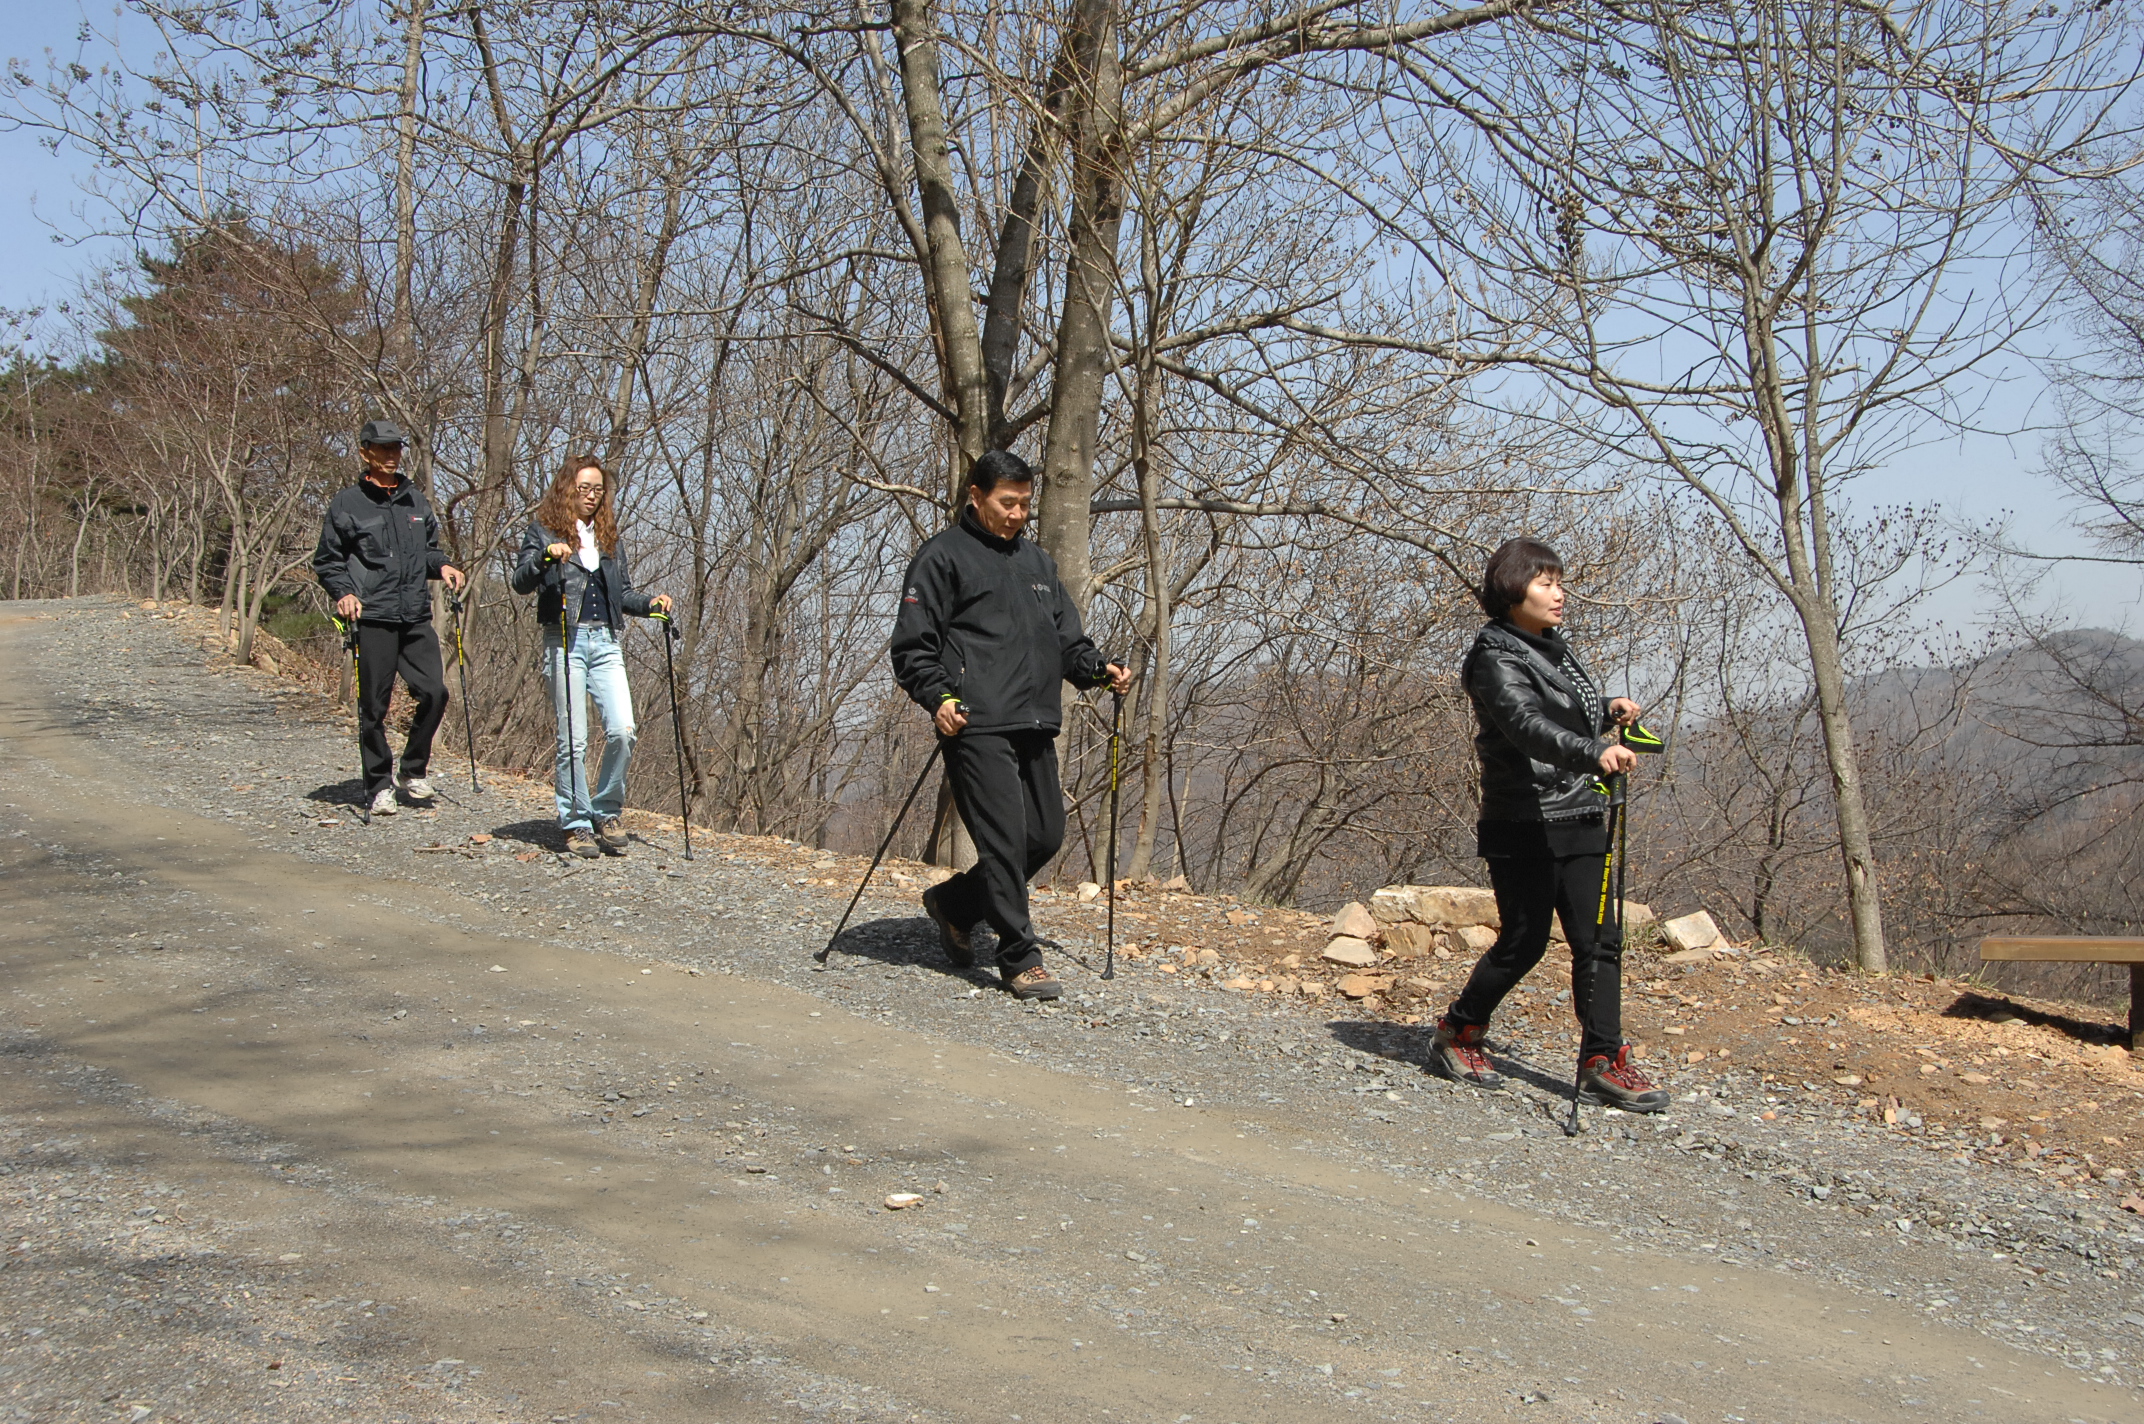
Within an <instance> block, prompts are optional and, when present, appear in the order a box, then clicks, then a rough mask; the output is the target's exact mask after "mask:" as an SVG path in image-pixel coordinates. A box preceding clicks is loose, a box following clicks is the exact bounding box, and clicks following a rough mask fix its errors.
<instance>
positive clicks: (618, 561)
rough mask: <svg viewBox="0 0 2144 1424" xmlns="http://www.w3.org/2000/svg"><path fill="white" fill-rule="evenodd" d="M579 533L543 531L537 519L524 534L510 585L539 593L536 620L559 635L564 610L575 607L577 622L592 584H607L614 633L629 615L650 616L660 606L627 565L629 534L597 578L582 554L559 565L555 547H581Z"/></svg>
mask: <svg viewBox="0 0 2144 1424" xmlns="http://www.w3.org/2000/svg"><path fill="white" fill-rule="evenodd" d="M580 542H581V537H580V533H579V531H577V530H576V531H574V532H572V533H567V534H554V533H552V532H551V531H550V530H548V529H546V528H544V527H543V524H542V523H541V521H538V520H534V519H531V520H530V521H529V527H528V528H526V529H524V530H522V531H521V552H520V553H519V554H518V555H517V556H516V557H515V559H514V571H513V573H512V575H510V576H509V577H508V579H507V583H508V584H509V585H510V586H511V587H512V588H513V590H514V592H516V593H537V590H539V589H541V590H542V592H541V593H540V594H538V595H537V599H536V621H537V622H538V623H539V624H540V625H542V627H543V629H544V630H545V631H546V632H554V633H555V632H557V631H558V612H559V609H561V608H571V609H572V610H573V612H574V616H575V618H576V619H578V618H579V616H580V612H581V596H582V595H583V594H584V593H586V592H587V590H588V580H589V579H590V578H598V579H601V580H602V581H603V594H604V602H605V606H606V607H607V608H608V609H609V611H610V630H611V632H613V633H615V632H617V631H618V630H619V629H620V628H622V627H623V626H625V618H626V615H627V614H631V615H632V616H633V617H635V618H645V617H647V616H648V611H649V610H650V609H651V608H652V607H653V606H654V602H653V595H651V594H645V593H642V592H641V591H640V590H639V589H637V588H634V587H633V575H632V572H631V570H629V569H628V568H627V567H626V563H625V536H624V535H622V534H621V535H619V536H618V543H617V546H616V547H615V548H613V549H612V550H611V551H610V552H609V553H607V554H604V555H602V557H601V558H600V559H599V560H598V561H597V565H596V569H595V572H594V573H593V574H591V573H590V572H589V571H588V570H587V569H585V568H583V567H581V561H580V558H579V556H578V555H572V554H569V555H567V556H566V557H565V558H563V559H559V560H557V561H555V562H553V561H552V560H551V559H550V558H549V557H548V555H547V554H546V552H545V551H546V550H548V549H549V548H550V547H551V546H552V545H553V544H567V545H571V546H573V547H575V548H578V547H580Z"/></svg>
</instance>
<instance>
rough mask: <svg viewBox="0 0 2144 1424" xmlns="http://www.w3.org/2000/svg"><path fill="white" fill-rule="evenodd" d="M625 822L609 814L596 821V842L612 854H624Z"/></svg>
mask: <svg viewBox="0 0 2144 1424" xmlns="http://www.w3.org/2000/svg"><path fill="white" fill-rule="evenodd" d="M625 842H626V835H625V822H623V821H621V820H619V819H618V818H617V817H616V816H610V817H607V818H605V819H604V820H601V821H598V822H596V844H597V845H599V846H601V847H603V849H605V850H607V851H609V852H610V853H611V854H612V855H624V854H625Z"/></svg>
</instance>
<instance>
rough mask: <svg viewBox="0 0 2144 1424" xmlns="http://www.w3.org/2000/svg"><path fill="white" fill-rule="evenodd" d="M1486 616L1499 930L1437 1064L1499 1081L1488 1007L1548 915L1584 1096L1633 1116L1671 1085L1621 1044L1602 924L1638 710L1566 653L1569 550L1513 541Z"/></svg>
mask: <svg viewBox="0 0 2144 1424" xmlns="http://www.w3.org/2000/svg"><path fill="white" fill-rule="evenodd" d="M1480 598H1481V605H1482V611H1483V612H1485V613H1487V614H1488V615H1489V620H1490V621H1489V623H1488V625H1487V626H1486V627H1484V628H1483V629H1482V630H1481V632H1480V633H1479V634H1478V635H1477V636H1476V637H1475V639H1474V646H1473V647H1472V648H1471V649H1469V650H1468V652H1467V655H1466V660H1465V661H1464V662H1462V663H1461V664H1460V677H1461V680H1462V681H1463V682H1464V683H1465V684H1466V689H1467V696H1468V697H1469V698H1470V699H1471V700H1472V701H1473V703H1474V719H1475V724H1476V727H1477V729H1478V730H1477V732H1476V735H1475V738H1474V750H1475V752H1476V754H1477V755H1478V756H1479V757H1480V759H1481V822H1480V825H1479V826H1478V827H1477V828H1476V835H1477V838H1478V839H1477V842H1476V851H1477V853H1478V854H1480V855H1481V856H1482V857H1483V858H1484V859H1486V860H1487V861H1488V862H1489V883H1490V885H1491V886H1492V887H1494V889H1495V891H1496V909H1497V915H1498V917H1499V919H1500V921H1501V928H1500V929H1499V931H1498V933H1497V937H1496V943H1495V944H1493V945H1491V946H1490V947H1489V951H1488V953H1486V954H1484V955H1483V956H1482V957H1481V960H1480V962H1479V963H1477V964H1476V965H1475V966H1474V972H1473V973H1472V974H1471V975H1469V976H1468V977H1467V983H1466V988H1465V989H1463V990H1461V991H1460V994H1459V997H1458V999H1456V1000H1455V1001H1453V1004H1452V1006H1451V1008H1450V1009H1449V1010H1448V1011H1447V1012H1446V1013H1445V1015H1444V1017H1442V1018H1441V1019H1439V1020H1438V1021H1437V1035H1436V1037H1435V1039H1433V1040H1432V1041H1431V1045H1430V1054H1431V1058H1432V1061H1433V1062H1434V1063H1435V1065H1436V1066H1437V1067H1438V1068H1439V1069H1441V1070H1442V1071H1443V1072H1444V1073H1445V1074H1447V1075H1448V1076H1450V1077H1451V1078H1453V1079H1455V1080H1457V1081H1459V1082H1463V1083H1472V1084H1474V1085H1476V1086H1477V1087H1483V1088H1495V1087H1500V1086H1501V1085H1502V1082H1503V1080H1502V1079H1501V1078H1500V1077H1498V1076H1497V1074H1496V1073H1495V1071H1494V1070H1493V1069H1492V1068H1491V1067H1490V1064H1489V1059H1488V1056H1487V1055H1486V1054H1485V1053H1484V1052H1483V1051H1482V1036H1483V1034H1484V1032H1485V1031H1486V1030H1487V1028H1488V1025H1489V1018H1490V1015H1492V1014H1493V1013H1495V1012H1496V1006H1497V1005H1498V1004H1500V1003H1502V1002H1503V1000H1504V996H1505V995H1506V994H1508V993H1510V992H1511V990H1512V988H1513V986H1515V985H1516V984H1517V983H1518V982H1519V980H1521V979H1523V978H1525V977H1526V975H1527V974H1528V973H1529V972H1530V971H1531V970H1532V969H1533V967H1534V966H1535V965H1536V964H1539V963H1540V962H1541V956H1542V954H1543V953H1544V952H1545V951H1546V950H1547V949H1548V940H1549V917H1550V916H1551V915H1552V914H1554V915H1561V916H1562V917H1563V933H1564V938H1565V939H1567V940H1569V941H1570V945H1571V1005H1572V1007H1573V1008H1574V1009H1575V1010H1576V1011H1577V1013H1578V1023H1579V1032H1580V1039H1579V1049H1578V1062H1579V1070H1578V1087H1579V1092H1580V1094H1581V1095H1582V1096H1584V1097H1588V1098H1590V1099H1591V1100H1593V1101H1596V1102H1608V1103H1612V1104H1614V1105H1615V1106H1617V1107H1619V1108H1622V1109H1624V1110H1625V1111H1628V1112H1658V1111H1660V1110H1661V1109H1662V1108H1664V1107H1666V1106H1667V1101H1668V1095H1667V1094H1666V1093H1664V1092H1662V1091H1661V1090H1659V1089H1658V1088H1655V1087H1654V1086H1653V1085H1652V1084H1651V1083H1650V1082H1648V1081H1646V1078H1645V1076H1644V1075H1643V1074H1642V1073H1640V1072H1639V1071H1638V1070H1637V1068H1636V1066H1635V1065H1633V1064H1632V1063H1631V1061H1630V1048H1629V1046H1628V1045H1626V1044H1625V1043H1624V1042H1623V943H1622V931H1621V929H1620V927H1619V925H1614V924H1611V925H1606V926H1604V925H1602V924H1601V923H1600V920H1601V915H1600V895H1601V883H1602V880H1601V876H1602V868H1603V866H1604V863H1605V857H1606V856H1607V853H1608V826H1607V815H1606V809H1605V808H1606V804H1607V797H1606V795H1605V794H1604V792H1605V788H1603V786H1602V785H1601V782H1600V778H1601V777H1603V776H1612V775H1615V774H1616V773H1618V772H1626V771H1629V770H1630V769H1631V768H1632V767H1633V766H1635V765H1636V764H1637V760H1638V759H1637V756H1636V755H1635V754H1634V753H1633V752H1632V751H1631V750H1630V748H1628V747H1626V746H1623V745H1622V744H1621V743H1620V742H1619V741H1617V740H1615V739H1614V738H1612V737H1611V736H1610V731H1611V729H1612V728H1614V727H1617V726H1628V725H1630V724H1631V723H1633V722H1635V721H1636V720H1637V719H1638V715H1639V712H1640V711H1641V709H1640V708H1639V706H1638V704H1637V703H1635V702H1633V701H1631V700H1630V699H1629V698H1627V697H1617V698H1614V699H1612V700H1611V699H1609V698H1605V697H1603V696H1602V695H1601V693H1600V690H1599V689H1598V688H1597V687H1596V686H1595V685H1594V682H1593V679H1592V677H1591V676H1590V675H1589V674H1588V673H1587V671H1586V668H1585V664H1583V663H1581V662H1580V661H1579V660H1578V655H1577V654H1576V653H1574V652H1573V651H1571V648H1570V645H1569V644H1567V643H1565V642H1564V640H1563V634H1562V632H1561V631H1560V630H1561V629H1562V626H1563V602H1564V593H1563V560H1562V558H1561V557H1559V556H1558V555H1557V553H1556V551H1555V550H1554V549H1551V548H1550V547H1549V546H1548V545H1546V544H1543V543H1541V542H1540V541H1538V540H1535V539H1509V540H1506V541H1505V542H1504V544H1503V545H1502V546H1501V547H1499V548H1498V549H1497V551H1496V552H1495V553H1494V554H1493V555H1491V556H1490V558H1489V567H1488V569H1487V570H1486V571H1485V572H1484V573H1483V575H1482V584H1481V592H1480Z"/></svg>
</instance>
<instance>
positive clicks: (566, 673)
mask: <svg viewBox="0 0 2144 1424" xmlns="http://www.w3.org/2000/svg"><path fill="white" fill-rule="evenodd" d="M572 632H573V625H572V624H571V623H568V622H567V621H566V591H565V580H564V579H560V580H559V594H558V695H559V697H560V698H561V699H563V700H564V702H565V704H566V806H567V814H568V815H573V814H575V813H577V812H579V810H580V809H581V773H582V772H583V771H584V770H586V768H584V767H583V766H582V765H581V754H580V752H579V751H578V750H577V749H576V748H575V746H574V739H573V643H572V641H571V635H572ZM590 814H591V815H593V808H592V807H591V808H590ZM589 824H590V829H591V832H592V831H593V828H594V822H593V821H592V820H591V821H590V823H589Z"/></svg>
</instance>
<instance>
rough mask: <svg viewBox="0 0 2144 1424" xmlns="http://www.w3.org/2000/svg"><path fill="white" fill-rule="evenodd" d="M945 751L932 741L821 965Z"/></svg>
mask: <svg viewBox="0 0 2144 1424" xmlns="http://www.w3.org/2000/svg"><path fill="white" fill-rule="evenodd" d="M944 750H945V738H943V737H938V738H936V739H934V740H933V741H932V743H931V754H930V755H929V756H927V757H925V758H924V759H923V770H921V771H919V772H917V773H916V784H915V785H914V786H911V787H909V788H908V799H907V800H906V801H903V802H902V803H901V809H900V810H899V811H896V812H895V813H894V817H893V824H892V825H891V826H888V827H887V828H886V839H884V840H882V841H880V842H879V843H878V854H876V855H874V856H872V857H871V864H870V867H869V868H868V869H866V870H865V871H864V878H863V879H861V880H859V881H857V882H856V893H855V894H854V895H851V896H850V897H849V907H848V908H847V909H846V910H843V911H842V912H841V923H840V924H838V925H835V926H834V932H833V933H832V934H831V935H829V936H827V940H826V948H824V949H822V950H820V951H819V952H818V953H817V954H815V955H813V956H812V958H813V959H816V960H817V961H819V963H821V964H824V963H826V960H827V956H828V955H830V954H832V953H833V952H834V941H835V940H837V939H840V938H841V932H842V931H843V930H845V929H847V928H848V927H849V916H851V915H853V914H855V913H856V902H857V901H858V900H861V899H863V897H864V887H865V886H866V885H869V884H870V883H871V876H872V874H873V872H875V871H876V870H877V869H878V863H879V862H880V861H882V860H884V859H885V858H886V848H887V847H888V846H890V845H892V844H893V838H894V837H895V836H897V835H899V834H900V831H901V822H903V821H905V820H907V819H908V808H909V807H911V806H913V805H915V804H916V793H917V792H918V791H921V790H922V789H923V779H924V778H925V777H927V776H929V775H930V774H931V767H932V766H934V765H936V764H937V761H938V753H940V752H942V751H944Z"/></svg>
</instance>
